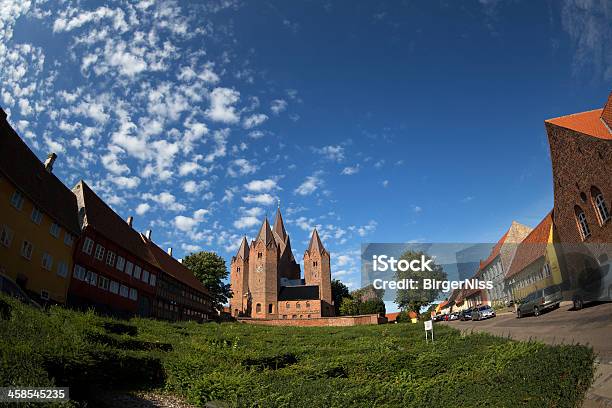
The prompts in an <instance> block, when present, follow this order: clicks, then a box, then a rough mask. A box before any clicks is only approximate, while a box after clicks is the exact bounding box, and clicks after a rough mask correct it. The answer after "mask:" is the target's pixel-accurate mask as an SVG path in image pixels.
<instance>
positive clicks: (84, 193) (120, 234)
mask: <svg viewBox="0 0 612 408" xmlns="http://www.w3.org/2000/svg"><path fill="white" fill-rule="evenodd" d="M72 191H73V192H74V194H75V195H76V196H77V197H79V203H80V205H83V206H84V208H85V214H84V215H85V217H86V218H85V221H84V222H86V225H87V226H89V227H91V228H93V229H94V230H96V231H97V232H99V233H100V234H102V235H103V236H105V237H106V238H107V239H109V240H111V241H113V242H114V243H116V244H117V245H118V246H120V247H122V248H124V249H125V250H126V251H129V252H130V253H131V254H132V255H134V256H137V257H139V258H140V259H141V260H142V261H145V262H148V263H149V264H150V265H152V266H154V267H157V268H159V265H158V263H157V261H156V259H155V258H154V257H153V255H152V254H151V252H150V251H149V250H148V248H147V245H146V244H145V242H144V241H143V240H142V237H141V236H140V233H139V232H138V231H136V230H135V229H134V228H132V227H130V226H129V225H128V223H127V222H125V220H124V219H123V218H121V217H120V216H119V215H118V214H117V213H116V212H115V211H113V210H112V208H110V207H109V206H108V205H107V204H106V203H105V202H104V201H103V200H102V199H101V198H100V197H98V195H97V194H96V193H94V191H93V190H92V189H91V188H90V187H89V186H88V185H87V184H86V183H85V182H84V181H82V180H81V181H80V182H79V183H78V184H77V185H76V186H75V187H74V188H73V189H72Z"/></svg>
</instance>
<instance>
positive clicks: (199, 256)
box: [183, 251, 232, 311]
mask: <svg viewBox="0 0 612 408" xmlns="http://www.w3.org/2000/svg"><path fill="white" fill-rule="evenodd" d="M183 265H185V266H186V267H187V268H188V269H189V270H191V272H193V274H194V275H195V276H196V278H198V280H199V281H200V282H202V284H203V285H204V286H205V287H206V289H208V291H209V292H210V295H211V296H212V298H213V306H214V308H215V309H216V310H218V311H221V310H223V304H224V303H226V302H227V300H228V299H229V298H231V297H232V291H231V289H230V285H229V283H223V281H224V280H225V279H227V276H228V272H227V267H226V266H225V259H223V258H221V257H220V256H219V255H217V254H216V253H214V252H208V251H202V252H197V253H194V254H190V255H188V256H186V257H185V258H184V259H183Z"/></svg>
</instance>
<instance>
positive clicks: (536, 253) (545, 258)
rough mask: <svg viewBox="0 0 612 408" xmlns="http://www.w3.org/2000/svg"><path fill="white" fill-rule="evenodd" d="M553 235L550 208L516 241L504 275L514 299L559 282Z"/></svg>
mask: <svg viewBox="0 0 612 408" xmlns="http://www.w3.org/2000/svg"><path fill="white" fill-rule="evenodd" d="M554 234H555V229H554V225H553V213H552V211H551V212H550V213H548V214H547V215H546V217H544V219H543V220H542V221H541V222H540V223H539V224H538V225H537V226H536V227H535V228H534V229H533V231H531V232H530V233H529V235H527V237H525V239H524V240H523V241H522V242H521V243H520V244H519V246H518V248H517V250H516V255H515V256H514V259H513V261H512V264H511V265H510V269H509V270H508V273H507V274H506V278H505V279H506V282H507V285H508V287H509V288H510V290H511V292H512V298H513V299H514V300H520V299H523V298H524V297H526V296H527V295H529V294H531V293H533V292H535V291H536V290H538V289H544V288H547V287H549V286H553V285H558V284H560V283H562V281H563V278H562V275H561V269H560V268H559V260H558V258H557V253H556V250H555V245H554V242H555V240H554Z"/></svg>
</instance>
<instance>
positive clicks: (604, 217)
mask: <svg viewBox="0 0 612 408" xmlns="http://www.w3.org/2000/svg"><path fill="white" fill-rule="evenodd" d="M591 199H592V200H593V206H594V207H595V212H596V213H597V218H599V224H600V225H603V224H605V223H606V221H608V220H609V219H610V211H608V206H607V205H606V200H605V199H604V196H603V194H602V193H601V191H600V190H599V189H598V188H597V187H591Z"/></svg>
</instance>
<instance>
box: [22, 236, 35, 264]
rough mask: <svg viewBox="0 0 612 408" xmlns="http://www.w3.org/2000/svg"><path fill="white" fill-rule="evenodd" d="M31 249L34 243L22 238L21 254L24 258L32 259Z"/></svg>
mask: <svg viewBox="0 0 612 408" xmlns="http://www.w3.org/2000/svg"><path fill="white" fill-rule="evenodd" d="M32 251H34V245H33V244H32V243H31V242H30V241H28V240H24V241H23V243H22V244H21V256H23V257H24V258H25V259H28V260H29V259H32Z"/></svg>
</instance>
